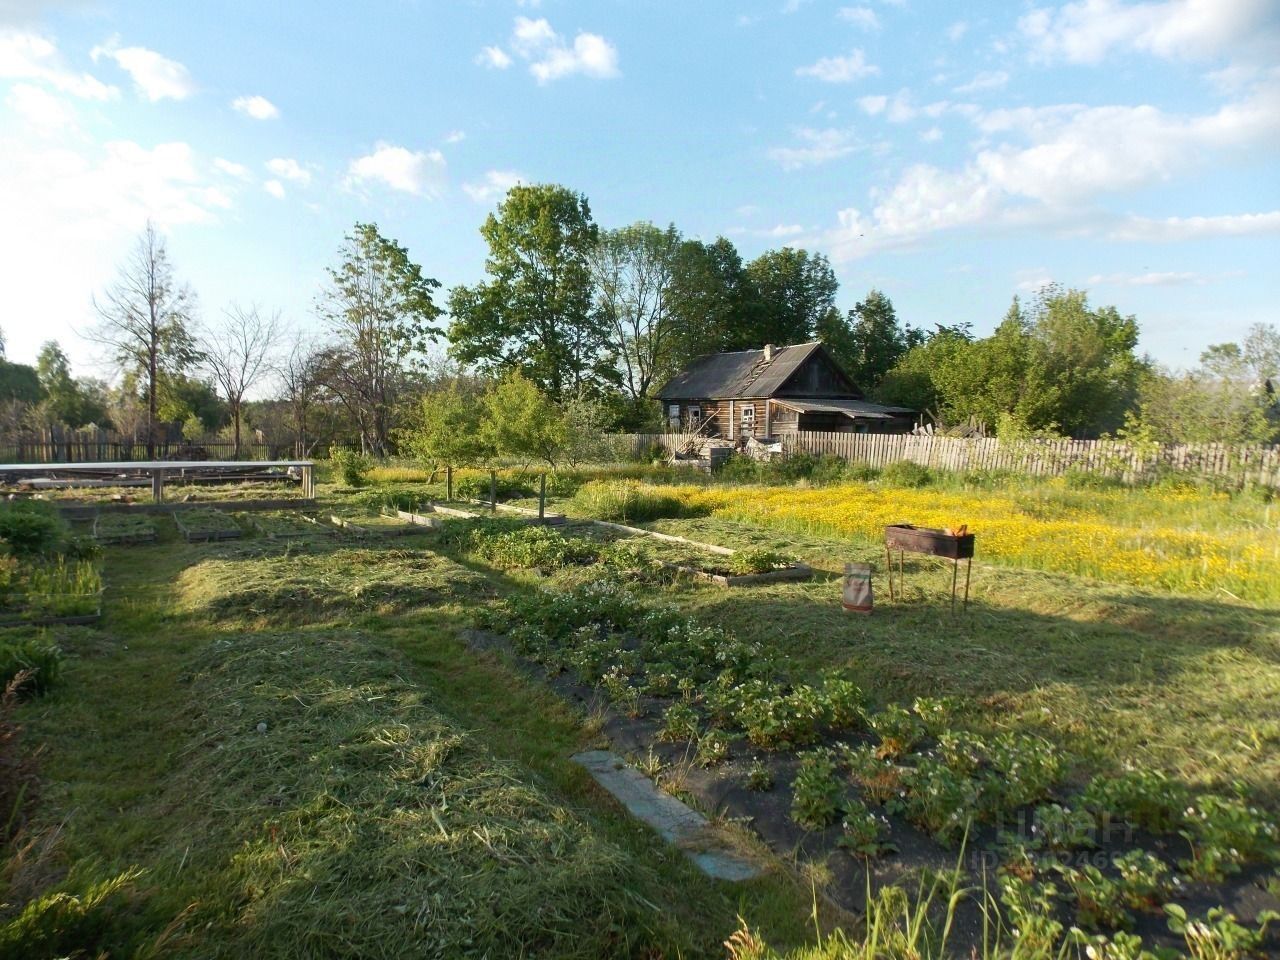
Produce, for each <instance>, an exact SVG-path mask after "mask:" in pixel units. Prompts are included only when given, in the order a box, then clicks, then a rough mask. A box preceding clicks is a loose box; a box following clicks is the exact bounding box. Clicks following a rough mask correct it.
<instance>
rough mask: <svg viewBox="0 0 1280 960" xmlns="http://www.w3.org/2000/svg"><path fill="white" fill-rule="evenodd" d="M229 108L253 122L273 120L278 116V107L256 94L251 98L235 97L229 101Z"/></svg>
mask: <svg viewBox="0 0 1280 960" xmlns="http://www.w3.org/2000/svg"><path fill="white" fill-rule="evenodd" d="M231 108H232V109H233V110H238V111H239V112H240V113H243V114H244V115H245V116H247V117H252V118H253V119H254V120H274V119H275V118H276V117H278V116H280V108H279V107H277V106H276V105H275V104H274V103H272V102H271V101H270V100H268V99H267V98H266V97H260V96H257V95H256V94H255V95H254V96H251V97H236V98H235V99H234V100H232V101H231Z"/></svg>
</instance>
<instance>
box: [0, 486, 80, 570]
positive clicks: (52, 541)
mask: <svg viewBox="0 0 1280 960" xmlns="http://www.w3.org/2000/svg"><path fill="white" fill-rule="evenodd" d="M66 534H67V525H66V524H65V523H64V522H63V520H62V518H61V517H59V516H58V513H57V511H56V510H55V509H54V507H53V505H52V504H49V503H44V502H41V501H38V500H13V501H10V502H8V503H5V504H0V543H4V544H8V546H9V549H10V551H12V552H13V554H14V555H15V556H20V557H29V556H32V555H34V554H39V553H52V552H54V551H55V550H57V548H58V546H59V544H61V543H62V541H63V539H64V538H65V537H66Z"/></svg>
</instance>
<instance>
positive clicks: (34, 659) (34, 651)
mask: <svg viewBox="0 0 1280 960" xmlns="http://www.w3.org/2000/svg"><path fill="white" fill-rule="evenodd" d="M64 659H65V658H64V656H63V653H62V651H61V650H60V649H59V648H58V647H57V646H56V645H55V644H53V643H51V642H49V641H48V640H47V639H45V638H44V637H42V636H33V637H17V638H7V637H0V691H3V690H5V689H7V688H8V686H9V684H10V683H12V682H13V679H14V677H16V676H18V674H20V673H23V674H24V679H23V681H22V683H20V684H19V685H18V688H17V689H16V690H15V693H16V694H17V695H19V696H36V697H38V696H43V695H44V694H45V693H48V692H49V690H50V689H52V687H53V686H54V685H55V684H56V683H57V682H58V678H59V677H60V676H61V674H62V664H63V661H64Z"/></svg>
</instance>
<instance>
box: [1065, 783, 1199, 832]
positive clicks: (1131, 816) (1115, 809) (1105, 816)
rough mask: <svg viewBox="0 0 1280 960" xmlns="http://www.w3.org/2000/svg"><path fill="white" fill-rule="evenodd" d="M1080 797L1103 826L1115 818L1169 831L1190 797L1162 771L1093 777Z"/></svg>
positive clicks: (1179, 821) (1178, 823)
mask: <svg viewBox="0 0 1280 960" xmlns="http://www.w3.org/2000/svg"><path fill="white" fill-rule="evenodd" d="M1080 800H1081V802H1082V803H1083V804H1084V806H1085V807H1087V808H1088V809H1089V810H1092V811H1093V813H1094V815H1095V816H1096V817H1097V818H1098V820H1099V822H1100V823H1103V824H1104V825H1105V823H1106V822H1107V821H1109V820H1110V819H1118V820H1123V821H1124V822H1125V823H1129V824H1132V825H1133V826H1135V827H1141V828H1143V829H1144V830H1150V831H1151V832H1152V833H1169V832H1172V831H1174V830H1177V829H1178V828H1179V827H1180V826H1181V825H1182V822H1183V815H1184V814H1183V811H1185V810H1186V808H1187V805H1188V803H1189V802H1190V797H1189V796H1188V793H1187V789H1186V788H1185V787H1184V786H1182V784H1180V783H1177V782H1176V781H1173V780H1170V779H1169V778H1168V777H1166V776H1165V775H1164V774H1163V773H1160V772H1158V771H1156V770H1127V771H1125V772H1124V773H1121V774H1119V775H1113V774H1099V775H1098V776H1096V777H1094V778H1093V780H1091V781H1090V782H1089V785H1088V787H1086V788H1085V791H1084V793H1083V794H1082V795H1081V797H1080Z"/></svg>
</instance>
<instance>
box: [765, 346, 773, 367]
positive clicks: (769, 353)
mask: <svg viewBox="0 0 1280 960" xmlns="http://www.w3.org/2000/svg"><path fill="white" fill-rule="evenodd" d="M772 360H773V344H772V343H766V344H765V345H764V362H765V363H769V362H770V361H772Z"/></svg>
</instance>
